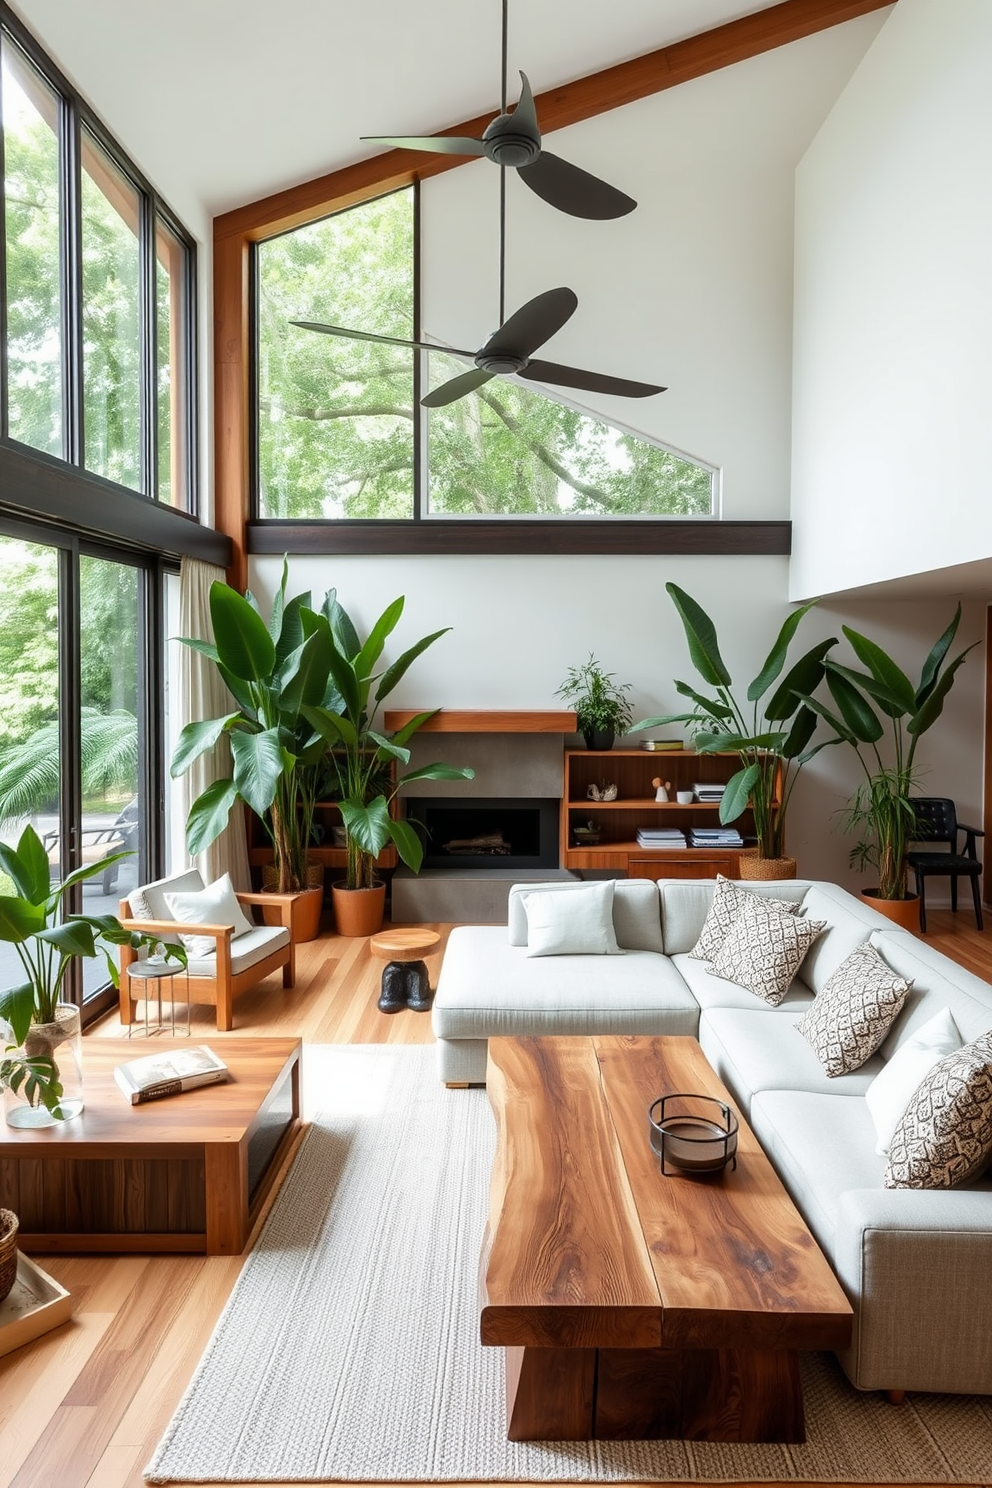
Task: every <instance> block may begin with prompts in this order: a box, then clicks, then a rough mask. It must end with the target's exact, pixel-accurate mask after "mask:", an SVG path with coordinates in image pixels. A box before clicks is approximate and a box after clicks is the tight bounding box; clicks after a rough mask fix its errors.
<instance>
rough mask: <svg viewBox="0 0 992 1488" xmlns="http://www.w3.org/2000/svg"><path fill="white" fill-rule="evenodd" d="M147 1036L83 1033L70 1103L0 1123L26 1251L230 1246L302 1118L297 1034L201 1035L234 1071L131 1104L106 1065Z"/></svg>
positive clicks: (1, 1171)
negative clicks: (62, 1110)
mask: <svg viewBox="0 0 992 1488" xmlns="http://www.w3.org/2000/svg"><path fill="white" fill-rule="evenodd" d="M165 1047H166V1045H164V1044H160V1043H159V1042H158V1041H157V1040H150V1041H147V1042H146V1041H145V1040H144V1039H140V1040H138V1039H131V1040H128V1039H102V1038H87V1039H84V1040H83V1099H84V1101H85V1102H86V1104H85V1108H84V1110H83V1113H82V1115H81V1116H78V1117H77V1118H76V1119H75V1120H74V1121H67V1122H64V1123H61V1124H59V1125H58V1126H50V1127H44V1128H42V1129H39V1130H35V1131H28V1130H18V1129H15V1128H14V1127H10V1126H0V1179H2V1184H0V1192H2V1196H3V1203H4V1204H5V1205H6V1206H7V1207H8V1208H11V1209H13V1210H14V1212H15V1213H16V1214H17V1215H18V1216H19V1217H20V1221H21V1230H20V1243H21V1246H22V1247H23V1249H24V1250H26V1251H41V1252H48V1253H50V1252H53V1251H60V1252H70V1253H71V1252H76V1251H139V1252H145V1251H163V1250H165V1251H194V1252H197V1251H198V1252H206V1254H207V1255H239V1254H240V1253H241V1251H242V1250H243V1249H244V1247H245V1245H246V1244H247V1241H248V1236H249V1234H250V1232H251V1228H252V1226H253V1224H254V1222H255V1219H256V1218H257V1216H258V1213H259V1210H260V1209H261V1207H262V1205H263V1204H264V1202H265V1200H266V1198H267V1196H268V1194H269V1191H270V1190H271V1188H272V1184H273V1182H274V1181H275V1178H276V1177H277V1175H278V1173H279V1169H280V1165H281V1162H282V1158H283V1156H284V1154H285V1153H286V1152H287V1150H288V1148H289V1146H290V1144H291V1143H292V1141H293V1137H294V1135H295V1133H296V1132H297V1130H298V1129H299V1126H300V1052H301V1049H302V1045H301V1043H300V1040H299V1039H288V1038H281V1039H261V1038H241V1037H240V1036H238V1037H225V1036H224V1035H219V1036H218V1035H211V1037H210V1039H209V1041H208V1047H209V1048H211V1049H213V1051H214V1053H215V1054H216V1055H218V1057H219V1058H220V1059H223V1061H224V1063H225V1064H226V1065H227V1067H228V1069H229V1070H230V1072H231V1079H230V1081H229V1082H227V1083H226V1084H223V1085H206V1086H203V1087H201V1088H200V1089H198V1090H187V1091H185V1092H184V1093H183V1094H182V1095H172V1096H168V1097H167V1098H166V1099H165V1100H157V1101H149V1102H148V1103H147V1104H145V1105H140V1106H132V1105H129V1104H128V1100H127V1097H126V1096H125V1095H123V1094H122V1093H121V1091H120V1090H119V1089H118V1087H117V1085H116V1083H115V1081H114V1066H115V1065H118V1064H126V1063H127V1062H128V1061H129V1060H132V1059H139V1058H141V1056H142V1055H144V1054H153V1053H157V1052H162V1050H163V1049H164V1048H165Z"/></svg>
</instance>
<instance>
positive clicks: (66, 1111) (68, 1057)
mask: <svg viewBox="0 0 992 1488" xmlns="http://www.w3.org/2000/svg"><path fill="white" fill-rule="evenodd" d="M41 1055H47V1056H48V1058H50V1059H51V1060H52V1061H53V1063H54V1064H55V1067H56V1069H57V1070H58V1072H59V1081H60V1083H61V1086H62V1095H61V1096H60V1098H59V1101H58V1103H57V1105H55V1106H54V1107H53V1108H51V1109H49V1107H48V1106H46V1105H45V1103H44V1101H43V1100H41V1099H40V1097H39V1096H38V1095H37V1093H35V1095H34V1098H33V1099H29V1097H28V1096H27V1094H26V1093H25V1088H24V1086H25V1082H22V1083H21V1086H20V1089H19V1090H12V1089H11V1088H10V1085H9V1083H8V1082H7V1081H6V1080H5V1081H4V1088H3V1103H4V1116H5V1118H6V1121H7V1125H8V1126H18V1127H39V1126H57V1125H58V1124H59V1123H60V1122H62V1121H71V1120H72V1119H73V1117H75V1116H78V1115H79V1114H80V1112H81V1111H82V1109H83V1030H82V1024H81V1022H80V1016H79V1009H78V1008H77V1007H74V1006H73V1004H72V1003H68V1002H60V1003H57V1004H56V1007H55V1020H54V1022H52V1023H32V1024H31V1027H30V1029H29V1030H28V1035H27V1038H26V1039H25V1040H24V1044H23V1046H22V1047H21V1048H19V1049H14V1050H12V1051H10V1053H8V1054H7V1055H6V1056H5V1057H6V1058H9V1059H13V1060H15V1061H16V1060H17V1059H25V1058H28V1059H31V1058H35V1059H36V1058H38V1057H39V1056H41Z"/></svg>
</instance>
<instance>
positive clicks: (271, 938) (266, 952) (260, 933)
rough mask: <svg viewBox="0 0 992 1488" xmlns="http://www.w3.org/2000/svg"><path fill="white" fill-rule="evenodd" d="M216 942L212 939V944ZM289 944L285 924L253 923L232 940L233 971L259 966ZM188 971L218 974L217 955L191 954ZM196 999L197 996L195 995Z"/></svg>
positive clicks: (235, 973)
mask: <svg viewBox="0 0 992 1488" xmlns="http://www.w3.org/2000/svg"><path fill="white" fill-rule="evenodd" d="M213 944H214V942H213V941H211V945H213ZM287 945H289V931H288V930H287V929H286V928H285V926H283V925H253V926H252V928H251V929H250V930H247V931H246V932H245V933H244V935H235V936H234V937H233V938H232V940H231V973H232V975H233V976H237V975H238V974H239V972H242V971H247V970H248V968H249V967H250V966H257V965H258V963H259V961H264V960H265V957H266V956H271V955H272V952H273V951H279V950H282V948H283V946H287ZM187 969H188V971H189V974H190V976H209V977H214V976H216V975H217V957H216V955H210V956H190V958H189V966H188V968H187ZM193 1000H194V1001H195V1000H196V999H195V996H194V999H193Z"/></svg>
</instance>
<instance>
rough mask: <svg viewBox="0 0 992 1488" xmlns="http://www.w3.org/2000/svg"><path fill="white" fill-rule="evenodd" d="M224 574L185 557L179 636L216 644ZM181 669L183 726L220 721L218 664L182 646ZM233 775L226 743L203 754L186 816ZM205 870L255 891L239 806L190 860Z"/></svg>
mask: <svg viewBox="0 0 992 1488" xmlns="http://www.w3.org/2000/svg"><path fill="white" fill-rule="evenodd" d="M224 577H225V575H224V570H223V569H222V568H218V567H217V566H216V565H215V564H213V563H201V562H200V560H199V559H198V558H184V559H183V560H182V566H181V568H180V572H179V622H180V634H181V635H184V636H190V637H192V638H193V639H195V640H200V641H212V640H213V638H214V633H213V626H212V625H211V623H210V585H211V584H212V583H214V582H215V580H220V581H221V582H223V581H224ZM181 651H182V656H181V658H180V670H179V707H180V712H181V719H180V722H181V723H182V724H184V725H185V724H187V723H192V722H193V721H194V720H195V721H200V720H202V719H206V718H219V717H221V716H222V714H224V713H229V712H230V711H231V708H232V700H231V694H230V693H229V692H228V690H227V688H226V687H225V686H224V683H223V682H222V680H221V677H220V674H219V672H218V671H217V668H216V667H215V666H214V664H213V662H212V661H210V660H209V658H208V657H206V656H201V655H200V653H199V652H198V651H194V650H193V649H192V648H191V647H189V646H183V647H181ZM230 772H231V754H230V749H229V747H228V743H227V740H226V739H222V740H221V741H220V743H219V744H218V745H217V748H216V749H213V750H209V751H208V752H207V753H206V754H201V756H200V758H199V759H198V760H196V761H195V762H194V763H193V765H192V766H191V767H190V769H189V770H188V771H187V772H186V774H185V775H184V776H183V777H182V781H181V784H182V794H181V797H180V799H181V800H182V803H183V812H184V813H185V814H186V815H188V814H189V808H190V806H191V805H192V804H193V802H194V801H195V800H196V798H197V796H198V795H199V794H200V792H201V791H204V790H206V788H207V786H208V785H210V784H211V783H212V782H213V781H214V780H219V779H221V778H222V777H223V776H226V775H229V774H230ZM191 861H192V863H193V865H194V866H195V867H197V868H198V869H199V870H200V873H201V874H202V875H203V881H204V883H211V882H212V881H213V880H214V879H216V878H219V877H220V876H221V874H222V873H229V874H230V875H231V882H232V883H233V884H234V887H235V888H236V889H242V890H248V889H250V888H251V878H250V875H249V872H248V844H247V840H246V837H245V818H244V810H243V808H242V806H241V804H240V802H239V803H238V804H237V805H235V807H234V810H233V811H232V812H231V819H230V822H229V824H228V826H227V828H226V829H225V831H223V832H222V833H221V834H220V836H219V837H218V838H217V840H216V842H214V843H212V844H211V846H210V847H208V848H207V850H206V852H202V853H200V854H199V856H198V857H197V858H195V859H193V860H191Z"/></svg>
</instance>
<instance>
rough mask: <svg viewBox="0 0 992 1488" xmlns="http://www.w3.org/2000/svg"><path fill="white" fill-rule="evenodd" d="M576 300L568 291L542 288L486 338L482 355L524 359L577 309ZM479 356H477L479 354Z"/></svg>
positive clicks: (547, 339)
mask: <svg viewBox="0 0 992 1488" xmlns="http://www.w3.org/2000/svg"><path fill="white" fill-rule="evenodd" d="M578 304H579V301H578V298H577V296H576V295H575V292H574V291H573V290H571V289H564V288H563V289H546V290H545V291H544V293H543V294H539V295H535V297H534V298H533V299H532V300H528V301H527V303H526V305H521V307H520V309H519V310H515V311H514V312H513V314H512V315H511V316H510V318H509V320H505V321H504V322H503V324H502V325H501V326H500V328H499V330H498V331H497V332H496V333H495V335H493V336H490V338H489V340H488V341H487V342H486V344H485V346H484V347H483V348H482V351H483V352H493V351H495V352H505V353H506V354H507V355H509V356H519V357H527V356H530V354H531V352H532V351H536V350H537V348H538V347H539V346H543V345H544V343H545V341H550V340H551V337H552V336H553V335H554V334H555V332H556V331H560V330H561V328H562V326H563V325H564V324H565V322H566V321H567V320H569V319H570V317H571V316H573V315H574V314H575V311H576V309H577V308H578ZM480 355H481V353H480Z"/></svg>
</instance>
